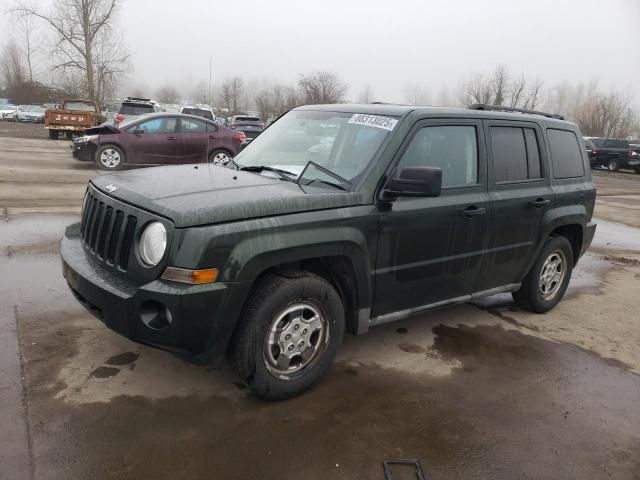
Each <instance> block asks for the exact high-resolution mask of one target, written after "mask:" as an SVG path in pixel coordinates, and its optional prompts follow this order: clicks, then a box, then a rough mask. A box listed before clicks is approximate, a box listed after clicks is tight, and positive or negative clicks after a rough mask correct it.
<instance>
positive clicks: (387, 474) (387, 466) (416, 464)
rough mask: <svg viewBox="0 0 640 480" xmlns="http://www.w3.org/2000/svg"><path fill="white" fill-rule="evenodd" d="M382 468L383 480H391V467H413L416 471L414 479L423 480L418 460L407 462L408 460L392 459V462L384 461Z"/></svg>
mask: <svg viewBox="0 0 640 480" xmlns="http://www.w3.org/2000/svg"><path fill="white" fill-rule="evenodd" d="M382 465H383V467H384V478H385V480H393V473H392V472H391V465H413V466H414V467H415V469H416V478H417V479H418V480H425V476H424V473H422V466H421V465H420V462H419V461H418V460H408V459H394V460H384V461H383V462H382Z"/></svg>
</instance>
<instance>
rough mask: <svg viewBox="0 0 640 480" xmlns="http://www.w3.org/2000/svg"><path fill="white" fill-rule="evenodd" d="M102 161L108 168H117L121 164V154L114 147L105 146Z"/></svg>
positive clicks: (101, 156) (101, 155)
mask: <svg viewBox="0 0 640 480" xmlns="http://www.w3.org/2000/svg"><path fill="white" fill-rule="evenodd" d="M100 163H102V164H103V165H104V166H105V167H107V168H115V167H117V166H118V165H119V164H120V154H119V153H118V151H117V150H114V149H113V148H105V149H104V150H103V151H102V153H101V154H100Z"/></svg>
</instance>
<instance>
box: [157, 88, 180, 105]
mask: <svg viewBox="0 0 640 480" xmlns="http://www.w3.org/2000/svg"><path fill="white" fill-rule="evenodd" d="M156 98H157V99H158V101H159V102H160V103H178V99H179V98H180V94H179V93H178V90H177V89H176V88H175V87H172V86H171V85H165V86H164V87H162V88H160V89H158V91H157V92H156Z"/></svg>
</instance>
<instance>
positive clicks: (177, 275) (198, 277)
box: [162, 267, 218, 285]
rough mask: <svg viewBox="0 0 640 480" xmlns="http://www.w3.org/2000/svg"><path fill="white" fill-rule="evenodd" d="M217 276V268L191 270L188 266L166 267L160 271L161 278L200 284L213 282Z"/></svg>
mask: <svg viewBox="0 0 640 480" xmlns="http://www.w3.org/2000/svg"><path fill="white" fill-rule="evenodd" d="M217 278H218V269H217V268H205V269H203V270H191V269H189V268H178V267H167V268H165V269H164V272H163V273H162V279H163V280H170V281H172V282H180V283H189V284H191V285H202V284H204V283H213V282H215V281H216V279H217Z"/></svg>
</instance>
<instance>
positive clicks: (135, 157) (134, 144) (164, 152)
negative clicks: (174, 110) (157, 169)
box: [125, 116, 178, 165]
mask: <svg viewBox="0 0 640 480" xmlns="http://www.w3.org/2000/svg"><path fill="white" fill-rule="evenodd" d="M177 125H178V122H177V118H176V117H164V116H163V117H156V118H152V119H149V120H145V121H143V122H140V123H138V124H135V125H132V126H131V127H129V128H128V129H127V131H126V133H125V141H126V145H125V149H126V152H125V154H126V155H127V163H139V164H146V165H154V164H165V163H176V162H177V158H178V138H177V131H176V130H177ZM137 130H138V131H139V130H142V133H135V132H136V131H137Z"/></svg>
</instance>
